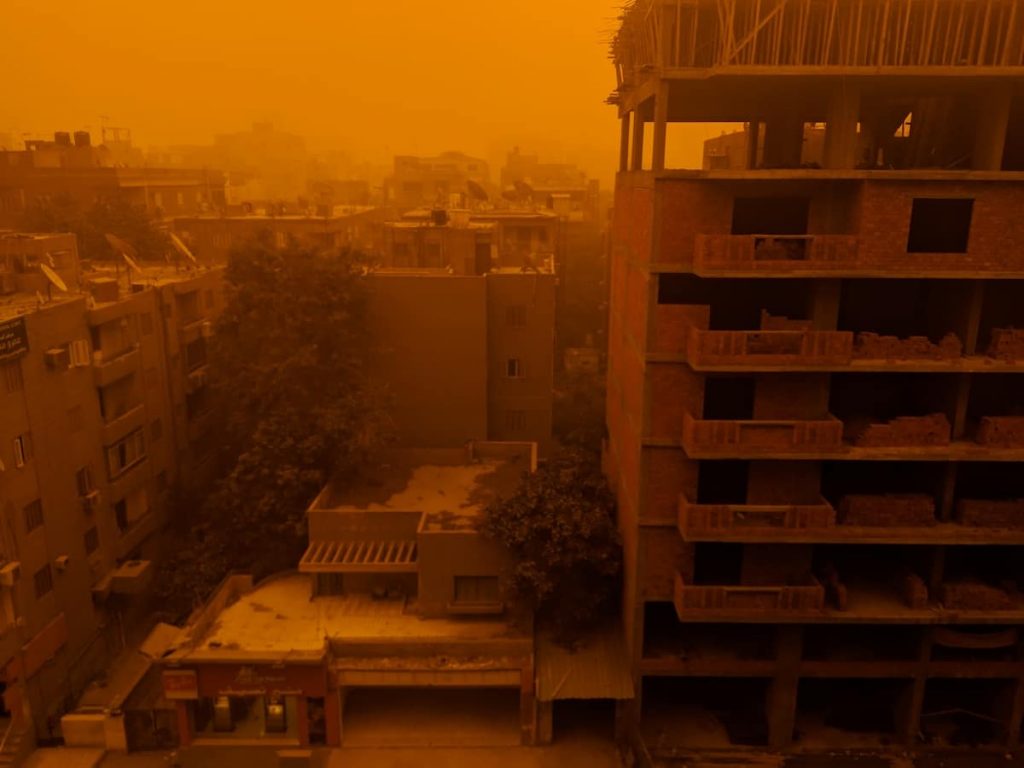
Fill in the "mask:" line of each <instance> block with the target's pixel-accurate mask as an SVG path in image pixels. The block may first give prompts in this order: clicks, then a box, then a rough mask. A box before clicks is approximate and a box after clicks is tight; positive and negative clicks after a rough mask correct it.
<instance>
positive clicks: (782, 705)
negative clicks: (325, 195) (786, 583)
mask: <svg viewBox="0 0 1024 768" xmlns="http://www.w3.org/2000/svg"><path fill="white" fill-rule="evenodd" d="M778 633H779V634H778V671H777V672H776V674H775V679H774V680H772V683H771V687H770V688H769V690H768V702H767V712H768V744H769V746H771V747H772V748H773V749H782V748H784V747H787V746H789V743H790V742H791V741H792V739H793V727H794V725H795V724H796V697H797V686H798V684H799V679H800V678H799V671H800V656H801V654H802V653H803V629H802V628H801V627H798V626H789V627H779V629H778Z"/></svg>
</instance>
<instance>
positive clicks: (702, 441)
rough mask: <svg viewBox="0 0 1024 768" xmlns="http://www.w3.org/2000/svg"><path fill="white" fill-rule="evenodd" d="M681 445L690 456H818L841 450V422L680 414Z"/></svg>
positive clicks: (833, 419)
mask: <svg viewBox="0 0 1024 768" xmlns="http://www.w3.org/2000/svg"><path fill="white" fill-rule="evenodd" d="M682 442H683V448H685V449H686V452H687V454H689V456H690V457H691V458H696V459H703V458H709V459H710V458H724V457H739V456H753V457H758V456H763V457H773V456H778V457H780V458H785V457H791V456H792V457H798V456H818V455H820V454H823V453H834V452H838V451H841V450H842V449H843V423H842V422H841V421H839V419H837V418H835V417H833V416H829V417H828V418H826V419H817V420H786V421H774V420H771V421H769V420H764V421H759V420H715V421H710V420H706V419H696V418H694V417H693V416H692V415H690V414H685V415H684V416H683V440H682Z"/></svg>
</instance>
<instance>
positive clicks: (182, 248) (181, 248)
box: [167, 232, 199, 266]
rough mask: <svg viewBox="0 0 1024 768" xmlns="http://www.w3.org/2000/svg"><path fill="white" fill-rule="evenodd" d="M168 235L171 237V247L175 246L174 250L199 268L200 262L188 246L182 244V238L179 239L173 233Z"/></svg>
mask: <svg viewBox="0 0 1024 768" xmlns="http://www.w3.org/2000/svg"><path fill="white" fill-rule="evenodd" d="M167 234H169V235H170V236H171V245H173V246H174V250H176V251H177V252H178V253H180V254H181V255H182V256H184V257H185V258H186V259H188V260H189V261H191V262H192V263H193V264H195V265H196V266H199V262H198V261H197V260H196V257H195V256H193V255H192V251H190V250H189V249H188V246H187V245H185V244H184V243H183V242H181V238H180V237H178V236H177V235H176V234H174V233H173V232H168V233H167Z"/></svg>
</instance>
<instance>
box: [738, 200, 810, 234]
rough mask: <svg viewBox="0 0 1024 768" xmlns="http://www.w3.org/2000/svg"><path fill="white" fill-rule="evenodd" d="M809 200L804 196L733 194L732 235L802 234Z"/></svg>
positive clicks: (807, 216) (808, 210) (804, 228)
mask: <svg viewBox="0 0 1024 768" xmlns="http://www.w3.org/2000/svg"><path fill="white" fill-rule="evenodd" d="M810 207H811V201H810V199H809V198H806V197H737V198H736V199H735V200H734V201H733V206H732V234H734V235H806V234H807V220H808V218H809V214H810Z"/></svg>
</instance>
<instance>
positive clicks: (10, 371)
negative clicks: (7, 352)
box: [0, 360, 25, 392]
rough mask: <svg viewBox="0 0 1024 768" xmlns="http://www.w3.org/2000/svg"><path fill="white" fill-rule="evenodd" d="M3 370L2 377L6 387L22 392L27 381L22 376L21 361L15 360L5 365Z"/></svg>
mask: <svg viewBox="0 0 1024 768" xmlns="http://www.w3.org/2000/svg"><path fill="white" fill-rule="evenodd" d="M2 370H3V375H2V376H0V379H2V380H3V383H4V388H5V389H6V390H7V391H8V392H20V391H21V390H23V389H24V388H25V381H24V380H23V379H22V377H21V363H19V362H18V361H17V360H15V361H14V362H13V363H7V364H6V365H4V366H3V369H2Z"/></svg>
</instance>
